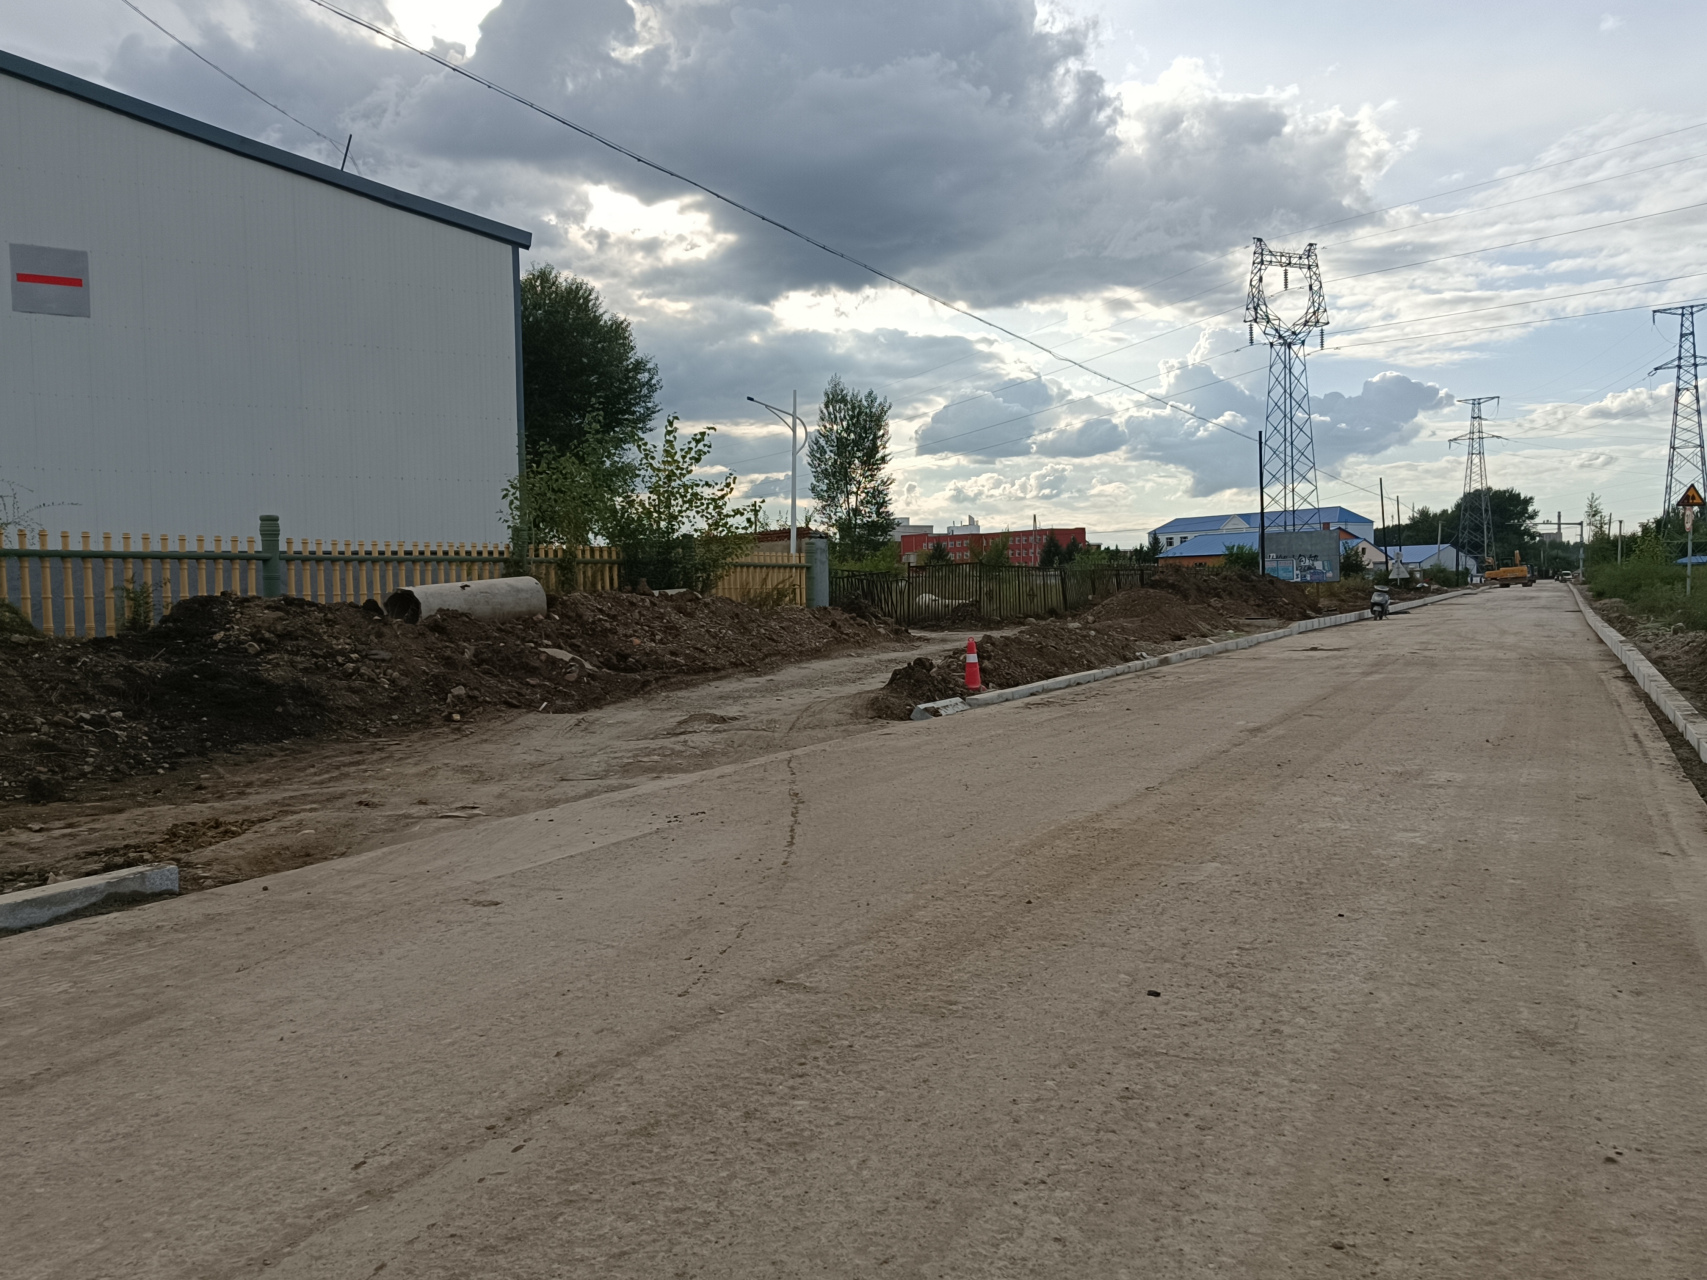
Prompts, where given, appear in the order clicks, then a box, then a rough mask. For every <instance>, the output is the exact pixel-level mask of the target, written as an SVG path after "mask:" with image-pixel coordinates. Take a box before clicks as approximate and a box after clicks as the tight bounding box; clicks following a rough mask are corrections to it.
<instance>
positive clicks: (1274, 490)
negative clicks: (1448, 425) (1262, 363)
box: [1245, 237, 1328, 532]
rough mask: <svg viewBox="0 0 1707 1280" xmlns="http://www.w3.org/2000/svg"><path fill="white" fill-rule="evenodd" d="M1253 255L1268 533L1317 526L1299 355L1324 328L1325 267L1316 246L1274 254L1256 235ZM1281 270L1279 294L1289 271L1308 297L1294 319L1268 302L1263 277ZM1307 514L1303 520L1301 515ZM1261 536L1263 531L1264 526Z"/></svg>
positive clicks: (1250, 315) (1248, 314) (1311, 438)
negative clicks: (1263, 354)
mask: <svg viewBox="0 0 1707 1280" xmlns="http://www.w3.org/2000/svg"><path fill="white" fill-rule="evenodd" d="M1254 246H1255V247H1254V248H1253V250H1252V252H1251V285H1250V292H1249V293H1248V295H1247V296H1246V300H1245V323H1246V324H1247V325H1249V326H1250V330H1251V335H1250V336H1251V343H1252V344H1253V345H1255V343H1256V331H1257V329H1259V328H1260V329H1261V330H1262V331H1263V335H1264V336H1265V337H1267V338H1268V345H1269V357H1268V406H1267V411H1266V413H1265V414H1264V419H1263V424H1264V425H1263V444H1264V449H1263V464H1262V475H1261V477H1260V479H1261V481H1262V508H1263V512H1264V517H1263V523H1264V525H1265V526H1266V528H1267V529H1281V530H1285V531H1287V532H1291V531H1293V530H1297V529H1304V528H1312V529H1313V528H1315V527H1316V521H1317V514H1316V511H1317V498H1316V438H1315V432H1314V431H1313V430H1312V429H1311V425H1310V379H1309V376H1308V374H1307V373H1306V371H1305V368H1304V350H1305V347H1306V346H1307V345H1308V344H1309V341H1310V334H1311V333H1312V332H1315V333H1317V334H1318V335H1319V334H1320V333H1321V331H1322V330H1324V329H1326V328H1327V324H1328V303H1327V298H1326V296H1325V295H1324V293H1323V292H1322V269H1321V267H1320V266H1319V265H1317V262H1316V246H1315V245H1313V244H1311V245H1306V246H1305V247H1304V249H1303V251H1302V252H1299V253H1287V252H1284V251H1283V250H1280V249H1271V248H1269V247H1268V245H1266V244H1264V243H1263V241H1262V239H1261V238H1260V237H1259V238H1257V239H1256V240H1255V242H1254ZM1276 269H1278V270H1279V271H1280V284H1281V290H1282V292H1285V291H1287V290H1289V289H1290V288H1291V287H1292V273H1293V272H1294V271H1301V272H1303V273H1304V280H1303V285H1304V288H1305V290H1306V293H1307V297H1306V300H1305V304H1304V311H1303V313H1302V314H1301V315H1299V316H1298V317H1297V318H1296V319H1292V320H1288V319H1285V318H1284V317H1282V316H1279V315H1276V314H1275V311H1274V308H1273V307H1272V306H1271V305H1270V303H1269V299H1268V291H1267V288H1266V282H1265V279H1264V276H1265V274H1266V273H1267V272H1269V271H1273V270H1276ZM1305 512H1308V513H1309V514H1308V515H1305V514H1304V513H1305ZM1265 531H1266V529H1265Z"/></svg>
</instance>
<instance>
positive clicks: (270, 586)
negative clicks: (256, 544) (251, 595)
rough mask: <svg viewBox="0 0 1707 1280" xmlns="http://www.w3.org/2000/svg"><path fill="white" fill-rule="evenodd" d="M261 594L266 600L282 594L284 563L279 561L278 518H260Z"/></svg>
mask: <svg viewBox="0 0 1707 1280" xmlns="http://www.w3.org/2000/svg"><path fill="white" fill-rule="evenodd" d="M261 554H262V555H263V556H265V557H266V559H264V560H262V561H261V594H262V595H263V596H266V597H267V598H268V599H272V598H274V597H276V596H282V595H283V594H284V561H283V560H281V559H279V518H278V517H277V516H262V517H261Z"/></svg>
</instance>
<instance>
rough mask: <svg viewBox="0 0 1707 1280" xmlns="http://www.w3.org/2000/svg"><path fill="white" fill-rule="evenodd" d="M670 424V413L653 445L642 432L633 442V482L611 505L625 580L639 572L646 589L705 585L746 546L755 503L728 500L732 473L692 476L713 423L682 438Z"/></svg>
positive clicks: (758, 513)
mask: <svg viewBox="0 0 1707 1280" xmlns="http://www.w3.org/2000/svg"><path fill="white" fill-rule="evenodd" d="M676 422H677V419H676V415H675V414H671V415H670V417H669V419H668V421H666V422H665V424H664V436H663V439H662V440H661V441H660V442H659V443H658V445H657V446H653V445H652V444H651V443H650V442H648V441H647V440H645V439H644V438H642V439H640V440H637V441H636V442H635V453H636V454H637V458H636V461H635V464H634V472H635V483H634V487H633V488H632V489H631V490H630V491H629V492H627V493H624V494H621V495H619V496H618V497H617V498H616V500H615V501H614V502H613V503H612V509H611V514H610V517H609V535H610V540H611V541H612V542H613V543H614V544H616V545H617V546H618V547H620V548H621V549H622V566H623V567H622V573H623V577H624V579H625V580H626V581H628V582H629V583H631V584H632V583H633V582H635V581H638V580H640V579H642V578H644V579H645V580H646V582H647V585H649V586H652V587H677V586H681V587H693V588H695V589H697V590H700V591H709V590H710V589H711V588H712V587H714V586H716V584H717V580H718V578H720V577H722V575H723V573H724V571H725V570H726V569H727V568H728V567H729V564H730V562H731V561H734V560H737V559H739V558H740V557H741V556H742V555H744V554H746V552H747V551H748V550H750V548H751V545H752V538H751V536H750V533H749V531H750V530H751V529H753V528H755V527H756V524H757V522H758V521H759V520H760V519H762V508H761V506H760V504H758V503H753V504H751V505H750V506H745V507H738V506H734V505H732V500H733V498H734V494H735V486H736V484H737V483H738V481H737V479H736V476H735V474H734V473H733V472H727V473H725V474H724V476H723V478H722V479H721V480H717V479H712V478H709V477H706V476H701V475H699V474H698V472H699V470H700V467H701V464H702V463H704V462H705V459H706V456H707V455H708V454H709V453H710V452H711V434H712V432H713V431H714V430H715V428H712V427H708V428H706V429H705V430H703V431H696V432H694V433H693V434H692V435H690V436H688V438H687V439H686V440H683V439H682V438H681V433H680V430H679V429H678V427H677V426H676Z"/></svg>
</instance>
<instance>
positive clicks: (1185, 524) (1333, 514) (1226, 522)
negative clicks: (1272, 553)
mask: <svg viewBox="0 0 1707 1280" xmlns="http://www.w3.org/2000/svg"><path fill="white" fill-rule="evenodd" d="M1257 514H1258V513H1257V512H1255V511H1241V512H1238V513H1236V514H1232V515H1216V516H1178V517H1176V518H1174V519H1172V520H1170V521H1168V522H1167V523H1166V524H1163V525H1157V526H1156V529H1155V532H1156V533H1158V534H1160V535H1162V536H1163V537H1167V536H1168V535H1170V534H1172V535H1176V536H1177V535H1179V534H1182V533H1183V534H1186V535H1187V536H1190V535H1192V534H1197V533H1212V532H1217V531H1220V530H1228V531H1229V532H1236V531H1238V530H1240V529H1255V528H1256V527H1257ZM1298 515H1299V516H1300V517H1301V518H1302V519H1303V520H1305V521H1306V522H1307V523H1309V524H1313V525H1322V524H1367V525H1373V524H1374V523H1375V522H1374V521H1373V520H1371V519H1370V518H1369V517H1368V516H1360V515H1358V514H1357V512H1355V511H1352V510H1350V509H1348V508H1346V507H1317V508H1316V509H1315V510H1314V511H1300V512H1299V513H1298ZM1285 519H1286V514H1285V513H1284V512H1281V511H1270V512H1268V527H1269V528H1270V529H1273V528H1276V527H1278V526H1279V525H1280V524H1281V522H1282V521H1283V520H1285Z"/></svg>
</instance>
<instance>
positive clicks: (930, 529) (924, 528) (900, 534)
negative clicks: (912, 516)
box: [889, 516, 936, 542]
mask: <svg viewBox="0 0 1707 1280" xmlns="http://www.w3.org/2000/svg"><path fill="white" fill-rule="evenodd" d="M935 532H936V529H935V527H934V526H932V525H928V524H914V523H913V522H912V521H911V520H909V519H907V517H906V516H896V517H895V532H894V533H892V534H890V535H889V540H890V541H891V542H899V541H901V539H902V538H905V537H908V536H910V535H912V534H915V533H935Z"/></svg>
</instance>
